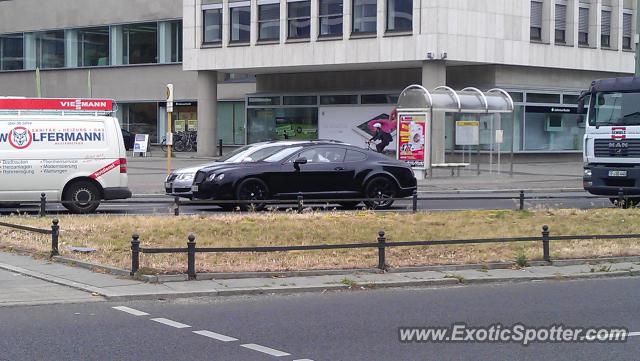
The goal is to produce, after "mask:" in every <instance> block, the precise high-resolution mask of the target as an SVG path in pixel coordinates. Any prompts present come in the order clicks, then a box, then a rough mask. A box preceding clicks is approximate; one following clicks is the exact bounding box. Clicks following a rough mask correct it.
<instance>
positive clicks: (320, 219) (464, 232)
mask: <svg viewBox="0 0 640 361" xmlns="http://www.w3.org/2000/svg"><path fill="white" fill-rule="evenodd" d="M3 221H5V222H12V223H17V224H22V225H30V226H38V227H49V226H50V224H51V223H50V222H51V219H49V218H43V219H41V218H32V217H19V216H13V217H4V218H3ZM543 224H548V225H549V226H550V228H551V232H552V234H556V235H557V234H563V235H576V234H604V233H640V210H636V209H629V210H621V209H599V210H589V211H582V210H573V209H569V210H538V211H533V212H515V211H462V212H437V213H418V214H408V213H374V212H369V211H362V212H352V213H306V214H300V215H298V214H283V213H256V214H252V213H248V214H247V213H245V214H229V215H223V216H219V215H213V216H209V215H198V216H181V217H166V216H131V217H121V216H91V217H79V216H62V217H61V218H60V225H61V227H62V229H63V230H64V232H63V233H62V235H61V246H60V250H61V253H62V254H63V255H67V256H72V257H75V258H77V259H81V260H86V261H91V262H97V263H102V264H108V265H112V266H116V267H121V268H129V267H130V240H131V234H132V233H138V234H139V235H140V240H141V245H142V246H143V247H184V246H186V242H187V235H188V234H189V233H193V234H195V235H196V237H197V238H196V242H197V245H198V246H199V247H233V246H236V247H242V246H273V245H308V244H327V243H329V244H333V243H356V242H375V241H376V236H377V232H378V230H381V229H383V230H385V231H386V233H387V239H388V241H390V242H393V241H411V240H427V239H465V238H484V237H511V236H538V235H540V230H541V226H542V225H543ZM71 245H73V246H85V247H93V248H96V249H97V250H98V251H97V252H95V253H92V254H89V255H81V254H72V253H71V252H69V251H68V250H66V248H65V247H67V246H71ZM0 246H2V247H5V248H8V247H15V248H21V249H28V250H30V251H36V252H42V253H45V252H48V250H49V247H50V244H49V238H48V236H41V235H36V234H32V233H27V232H23V231H14V230H11V229H8V228H4V227H0ZM521 253H524V255H525V256H526V258H527V259H528V260H537V259H540V257H541V253H542V251H541V246H540V244H533V243H518V244H515V243H509V244H496V243H492V244H484V245H475V246H472V245H461V246H437V247H415V248H393V249H389V250H387V262H388V263H389V264H390V265H391V266H392V267H399V266H414V265H433V264H452V263H480V262H492V261H515V259H516V257H517V256H518V255H519V254H521ZM639 254H640V243H638V241H637V240H619V241H604V240H603V241H576V242H552V244H551V255H552V257H553V258H574V257H594V256H597V257H604V256H624V255H639ZM196 262H197V264H196V267H197V270H198V272H206V271H210V272H226V271H276V270H299V269H322V268H359V267H374V266H375V265H376V263H377V253H376V250H336V251H310V252H289V253H266V254H263V253H258V254H255V253H242V254H239V253H237V254H218V255H212V254H198V255H197V257H196ZM141 266H142V267H145V268H148V269H150V270H151V271H153V272H184V269H185V267H186V256H184V255H175V254H174V255H155V254H154V255H142V256H141Z"/></svg>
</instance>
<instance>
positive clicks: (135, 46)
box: [122, 23, 158, 64]
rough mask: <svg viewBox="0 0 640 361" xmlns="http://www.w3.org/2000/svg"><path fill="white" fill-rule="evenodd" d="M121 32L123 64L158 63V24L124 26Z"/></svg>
mask: <svg viewBox="0 0 640 361" xmlns="http://www.w3.org/2000/svg"><path fill="white" fill-rule="evenodd" d="M122 32H123V34H122V35H123V36H122V45H123V54H124V61H123V63H124V64H155V63H158V23H142V24H132V25H125V26H123V29H122Z"/></svg>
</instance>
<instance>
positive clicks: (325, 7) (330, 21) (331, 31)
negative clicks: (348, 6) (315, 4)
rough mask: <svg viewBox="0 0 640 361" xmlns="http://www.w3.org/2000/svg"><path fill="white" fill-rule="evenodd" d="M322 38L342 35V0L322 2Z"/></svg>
mask: <svg viewBox="0 0 640 361" xmlns="http://www.w3.org/2000/svg"><path fill="white" fill-rule="evenodd" d="M319 6H320V9H319V12H318V14H319V15H318V17H319V18H320V19H319V20H320V33H319V35H320V36H340V35H342V7H343V5H342V0H320V2H319Z"/></svg>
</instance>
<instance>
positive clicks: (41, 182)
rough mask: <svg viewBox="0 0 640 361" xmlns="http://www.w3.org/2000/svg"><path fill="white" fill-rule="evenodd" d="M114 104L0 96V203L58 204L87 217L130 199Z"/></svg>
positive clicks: (87, 100)
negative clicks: (101, 207) (111, 202)
mask: <svg viewBox="0 0 640 361" xmlns="http://www.w3.org/2000/svg"><path fill="white" fill-rule="evenodd" d="M113 106H114V103H113V101H111V100H101V99H40V98H38V99H28V98H0V202H2V203H20V202H32V201H38V200H39V199H40V195H41V193H44V194H46V197H47V200H49V201H62V202H63V205H64V206H65V207H66V208H67V209H68V210H69V211H71V212H73V213H91V212H94V211H95V210H96V208H98V206H99V202H100V200H103V199H104V200H110V199H125V198H129V197H131V191H130V190H129V188H128V187H127V159H126V153H125V148H124V143H123V139H122V132H121V130H120V125H119V123H118V119H117V118H115V117H113V116H111V114H112V112H113Z"/></svg>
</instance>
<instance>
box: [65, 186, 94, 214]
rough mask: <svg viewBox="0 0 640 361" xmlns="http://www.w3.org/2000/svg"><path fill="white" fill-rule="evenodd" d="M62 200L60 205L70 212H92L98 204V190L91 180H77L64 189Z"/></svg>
mask: <svg viewBox="0 0 640 361" xmlns="http://www.w3.org/2000/svg"><path fill="white" fill-rule="evenodd" d="M62 200H63V201H64V202H63V203H62V205H63V206H64V207H65V208H66V209H68V210H69V211H70V212H72V213H79V214H86V213H93V212H95V210H96V209H98V206H99V205H100V191H99V190H98V187H96V186H95V185H94V184H93V183H91V182H88V181H79V182H75V183H73V184H71V185H70V186H69V187H68V188H67V189H66V190H65V192H64V194H63V195H62Z"/></svg>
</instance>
